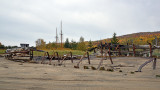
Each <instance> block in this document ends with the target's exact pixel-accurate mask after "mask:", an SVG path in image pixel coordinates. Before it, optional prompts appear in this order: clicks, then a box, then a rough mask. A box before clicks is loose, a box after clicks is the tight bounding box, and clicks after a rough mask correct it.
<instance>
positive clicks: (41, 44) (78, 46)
mask: <svg viewBox="0 0 160 90" xmlns="http://www.w3.org/2000/svg"><path fill="white" fill-rule="evenodd" d="M35 43H36V48H37V49H62V48H61V44H60V43H56V42H49V43H46V42H45V41H44V40H43V39H38V40H36V42H35ZM92 46H93V45H92V41H91V40H90V41H89V43H86V42H85V41H84V37H82V36H81V37H80V39H79V41H78V42H76V41H74V40H71V42H70V41H69V39H68V38H66V40H65V42H64V43H63V49H64V48H66V49H67V48H68V49H72V50H82V51H85V50H86V49H88V48H91V47H92Z"/></svg>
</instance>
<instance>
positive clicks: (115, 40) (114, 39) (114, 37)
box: [111, 33, 119, 44]
mask: <svg viewBox="0 0 160 90" xmlns="http://www.w3.org/2000/svg"><path fill="white" fill-rule="evenodd" d="M118 41H119V40H118V39H117V37H116V33H114V34H113V37H112V40H111V43H112V44H118Z"/></svg>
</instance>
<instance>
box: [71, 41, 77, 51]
mask: <svg viewBox="0 0 160 90" xmlns="http://www.w3.org/2000/svg"><path fill="white" fill-rule="evenodd" d="M77 45H78V43H76V42H75V41H73V40H72V41H71V44H70V48H71V49H73V50H75V49H77Z"/></svg>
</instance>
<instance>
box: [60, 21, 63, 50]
mask: <svg viewBox="0 0 160 90" xmlns="http://www.w3.org/2000/svg"><path fill="white" fill-rule="evenodd" d="M60 35H61V48H62V38H63V33H62V21H61V34H60Z"/></svg>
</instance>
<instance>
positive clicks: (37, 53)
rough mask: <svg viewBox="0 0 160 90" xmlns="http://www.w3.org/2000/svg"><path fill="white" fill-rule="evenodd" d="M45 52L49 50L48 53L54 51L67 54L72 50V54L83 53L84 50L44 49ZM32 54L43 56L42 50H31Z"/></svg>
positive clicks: (51, 53)
mask: <svg viewBox="0 0 160 90" xmlns="http://www.w3.org/2000/svg"><path fill="white" fill-rule="evenodd" d="M45 52H49V55H53V53H54V52H58V54H59V55H60V56H62V55H64V54H68V53H69V52H72V55H83V54H84V53H85V52H84V51H79V50H54V52H53V50H45ZM33 55H34V56H43V55H44V52H38V51H34V52H33Z"/></svg>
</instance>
